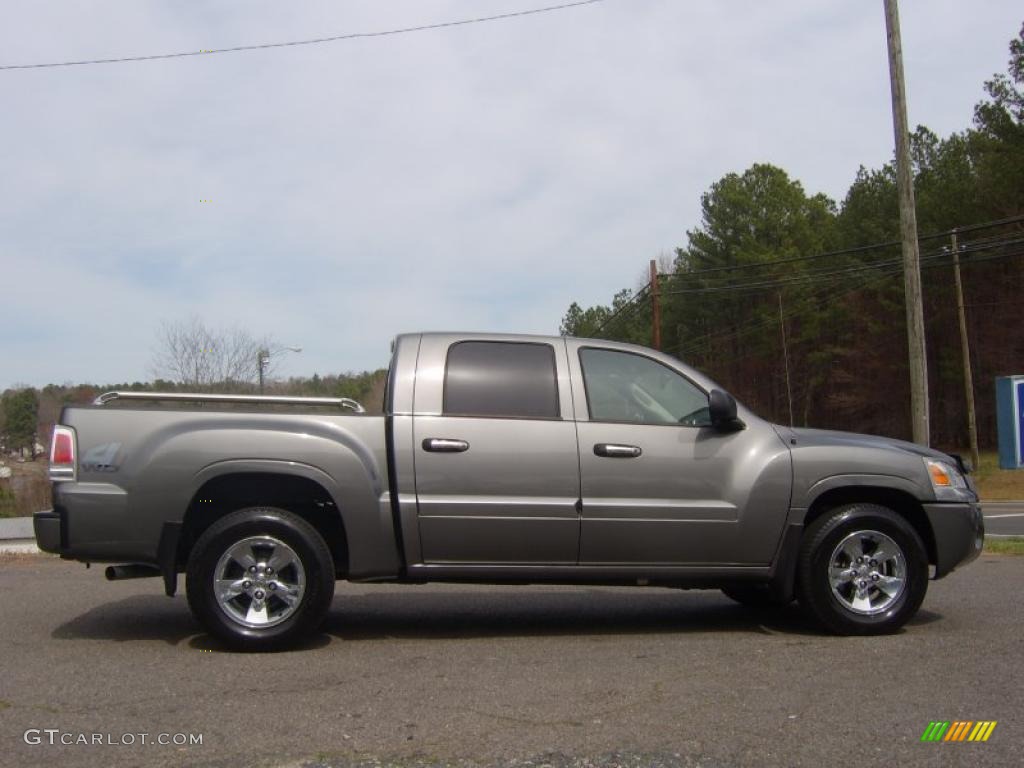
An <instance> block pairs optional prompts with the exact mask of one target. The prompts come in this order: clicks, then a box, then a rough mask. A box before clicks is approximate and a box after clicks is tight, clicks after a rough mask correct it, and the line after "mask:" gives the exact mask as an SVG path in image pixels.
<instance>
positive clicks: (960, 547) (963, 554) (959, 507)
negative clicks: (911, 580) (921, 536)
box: [923, 502, 985, 579]
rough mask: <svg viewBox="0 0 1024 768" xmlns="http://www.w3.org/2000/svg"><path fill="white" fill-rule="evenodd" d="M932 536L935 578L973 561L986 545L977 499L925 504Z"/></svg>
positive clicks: (982, 520) (983, 522)
mask: <svg viewBox="0 0 1024 768" xmlns="http://www.w3.org/2000/svg"><path fill="white" fill-rule="evenodd" d="M923 506H924V513H925V514H926V515H927V516H928V522H929V523H930V524H931V528H932V533H933V535H934V537H935V578H936V579H941V578H942V577H943V576H945V575H946V574H948V573H950V572H951V571H952V570H953V569H954V568H957V567H959V566H961V565H966V564H967V563H969V562H971V561H972V560H974V559H975V558H976V557H977V556H978V555H980V554H981V550H982V547H984V546H985V520H984V518H983V517H982V515H981V505H980V504H978V503H977V502H963V503H948V504H938V503H936V504H924V505H923Z"/></svg>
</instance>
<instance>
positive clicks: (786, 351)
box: [779, 293, 793, 427]
mask: <svg viewBox="0 0 1024 768" xmlns="http://www.w3.org/2000/svg"><path fill="white" fill-rule="evenodd" d="M779 328H780V329H781V330H782V359H783V360H785V361H786V400H788V401H789V426H791V427H792V426H793V388H792V387H791V386H790V384H789V347H788V346H787V345H786V320H785V318H784V317H783V315H782V294H781V293H780V294H779Z"/></svg>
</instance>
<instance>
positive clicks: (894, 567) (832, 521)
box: [797, 504, 928, 635]
mask: <svg viewBox="0 0 1024 768" xmlns="http://www.w3.org/2000/svg"><path fill="white" fill-rule="evenodd" d="M927 590H928V557H927V555H926V554H925V549H924V544H923V543H922V542H921V537H920V536H918V534H917V531H915V530H914V527H913V526H912V525H911V524H910V523H909V522H908V521H907V520H906V519H905V518H903V517H901V516H900V515H898V514H896V513H895V512H893V511H892V510H891V509H888V508H887V507H883V506H879V505H876V504H848V505H846V506H842V507H838V508H836V509H834V510H832V511H830V512H828V513H827V514H825V515H824V516H822V517H820V518H819V519H817V520H815V521H814V523H812V524H811V526H810V527H809V528H808V529H807V531H806V533H805V534H804V539H803V541H802V543H801V545H800V559H799V564H798V571H797V594H798V597H799V599H800V604H801V606H802V607H803V608H804V609H806V610H807V611H808V612H809V613H810V614H811V616H812V617H813V618H815V619H817V620H818V621H819V622H820V623H822V624H824V625H825V626H826V627H827V628H828V629H830V630H832V631H833V632H836V633H837V634H841V635H879V634H886V633H890V632H894V631H895V630H897V629H899V628H900V627H902V626H903V625H904V624H905V623H906V622H907V621H908V620H909V619H910V618H911V617H912V616H913V615H914V614H915V613H917V609H918V608H920V607H921V602H922V601H923V600H924V596H925V593H926V592H927Z"/></svg>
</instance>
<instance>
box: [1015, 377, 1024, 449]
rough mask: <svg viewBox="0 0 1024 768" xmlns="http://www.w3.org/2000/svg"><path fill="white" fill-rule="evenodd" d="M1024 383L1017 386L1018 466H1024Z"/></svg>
mask: <svg viewBox="0 0 1024 768" xmlns="http://www.w3.org/2000/svg"><path fill="white" fill-rule="evenodd" d="M1022 405H1024V381H1021V382H1018V384H1017V466H1024V408H1022V407H1021V406H1022Z"/></svg>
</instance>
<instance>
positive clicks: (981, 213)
mask: <svg viewBox="0 0 1024 768" xmlns="http://www.w3.org/2000/svg"><path fill="white" fill-rule="evenodd" d="M911 143H912V154H913V165H914V178H915V190H916V199H917V219H918V225H919V231H920V232H922V233H923V237H922V239H921V262H922V280H923V285H924V295H925V323H926V337H927V344H928V373H929V383H930V390H931V414H930V417H931V425H932V438H933V442H934V443H935V444H936V445H941V446H946V447H949V448H954V447H963V446H965V445H966V444H967V437H966V415H965V408H964V399H965V396H964V385H963V364H962V360H961V347H960V339H959V329H958V317H957V304H956V299H955V293H954V281H953V274H952V263H953V258H952V257H953V249H954V244H955V248H956V251H957V255H958V257H959V259H960V261H961V264H962V266H963V269H962V276H963V288H964V295H965V299H964V304H965V312H966V315H967V326H968V331H969V334H968V335H969V339H970V344H971V350H970V351H971V360H972V365H973V367H974V380H975V382H976V390H977V391H976V398H977V409H978V426H979V437H980V439H981V441H982V444H983V446H988V447H991V446H992V445H994V443H995V439H996V430H995V423H994V420H995V416H994V385H993V379H994V377H996V376H999V375H1006V374H1015V373H1018V374H1019V373H1024V334H1022V333H1021V332H1020V331H1019V322H1020V318H1019V309H1020V308H1021V307H1022V306H1024V302H1022V300H1021V296H1022V293H1024V258H1022V256H1024V215H1022V214H1024V26H1022V27H1021V31H1020V33H1019V35H1018V36H1017V37H1016V38H1015V39H1013V40H1012V41H1011V43H1010V60H1009V68H1008V71H1007V73H1006V74H997V75H995V76H994V77H993V78H992V79H991V80H989V81H987V82H986V83H985V84H984V96H983V98H982V100H981V101H980V102H979V103H978V104H977V105H976V107H975V109H974V114H973V120H972V121H971V126H970V127H969V128H967V129H965V130H963V131H961V132H957V133H953V134H952V135H950V136H947V137H945V138H941V137H939V136H937V135H936V134H935V133H933V132H932V131H930V130H929V129H928V128H926V127H923V126H920V127H918V128H917V129H916V130H915V131H914V133H913V134H912V136H911ZM954 230H956V231H954ZM898 238H899V207H898V203H897V193H896V175H895V168H894V165H893V163H891V162H890V163H887V164H886V165H884V166H882V167H881V168H877V169H868V168H865V167H863V166H861V167H860V168H859V170H858V171H857V173H856V176H855V178H854V180H853V183H852V184H851V186H850V188H849V190H848V191H847V193H846V195H845V197H844V198H843V200H842V201H841V202H839V203H838V204H837V203H836V202H835V201H834V200H831V199H830V198H828V197H826V196H825V195H822V194H808V193H807V192H806V191H805V190H804V188H803V186H802V185H801V184H800V182H799V181H797V180H795V179H793V178H791V177H790V176H789V175H788V174H787V173H786V171H785V170H783V169H781V168H778V167H776V166H773V165H770V164H766V163H759V164H755V165H753V166H752V167H750V168H748V169H747V170H745V171H744V172H742V173H729V174H727V175H726V176H724V177H723V178H721V179H720V180H718V181H717V182H715V183H714V184H712V185H711V187H710V189H709V190H708V191H707V192H706V193H705V194H704V195H703V196H702V198H701V222H700V224H699V225H698V226H697V227H695V228H694V229H692V230H689V231H687V232H686V243H685V245H683V246H680V247H679V248H677V249H676V250H675V252H674V254H673V258H671V260H670V261H667V263H666V262H665V260H664V259H663V264H662V265H661V270H660V272H661V273H662V274H661V276H660V277H659V278H657V285H656V288H657V292H658V301H659V304H660V308H661V324H660V332H661V338H662V348H663V349H664V350H665V351H667V352H669V353H671V354H674V355H676V356H677V357H679V358H681V359H683V360H684V361H686V362H687V363H689V364H691V365H694V366H695V367H697V368H700V369H702V370H704V371H706V372H707V373H708V374H709V375H711V376H712V377H713V378H715V379H716V380H718V381H719V382H720V383H721V384H722V385H723V386H724V387H726V388H727V389H728V390H730V391H731V392H733V393H734V394H735V395H736V396H737V397H738V398H740V399H741V400H742V401H744V402H745V403H746V404H747V405H749V406H750V407H752V408H753V409H754V410H755V411H757V412H759V413H760V414H762V415H763V416H765V417H766V418H770V419H773V420H775V421H779V422H785V423H788V422H789V421H790V420H791V419H792V421H793V422H794V423H795V424H797V425H813V426H823V427H831V428H839V429H852V430H856V431H866V432H874V433H879V434H885V435H892V436H896V437H902V438H908V439H909V437H910V433H911V427H910V418H909V412H908V411H909V401H910V395H909V374H908V370H907V347H906V344H907V342H906V330H905V329H906V318H905V308H904V299H903V280H902V259H901V255H900V254H901V252H900V244H899V242H898ZM654 288H655V286H654V285H651V284H644V285H642V286H641V287H639V288H635V289H624V290H622V291H620V292H618V293H617V294H615V296H614V297H612V300H611V303H610V304H607V305H596V306H591V307H586V308H584V307H581V306H580V305H579V304H577V303H575V302H574V303H573V304H572V305H571V306H570V307H569V309H568V311H567V312H566V314H565V316H564V317H563V319H562V323H561V332H562V333H563V334H567V335H573V336H583V337H597V338H607V339H616V340H622V341H629V342H635V343H640V344H650V343H651V340H652V336H653V328H652V323H653V312H652V308H653V300H652V297H651V293H652V291H653V289H654ZM787 364H788V382H787V375H786V368H787ZM791 414H792V415H791Z"/></svg>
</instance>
